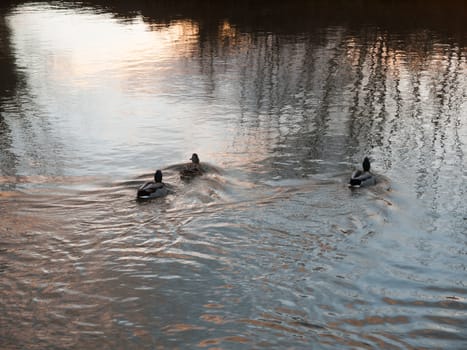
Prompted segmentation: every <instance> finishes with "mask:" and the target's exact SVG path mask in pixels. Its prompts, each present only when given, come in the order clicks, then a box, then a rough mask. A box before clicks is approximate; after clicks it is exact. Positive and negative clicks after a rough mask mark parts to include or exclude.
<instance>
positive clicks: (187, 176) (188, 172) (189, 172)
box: [180, 153, 204, 180]
mask: <svg viewBox="0 0 467 350" xmlns="http://www.w3.org/2000/svg"><path fill="white" fill-rule="evenodd" d="M190 160H191V163H188V164H185V165H184V166H183V169H181V170H180V178H181V179H182V180H191V179H193V178H195V177H197V176H200V175H203V173H204V170H203V168H202V167H201V165H200V162H199V157H198V154H196V153H193V154H192V156H191V158H190Z"/></svg>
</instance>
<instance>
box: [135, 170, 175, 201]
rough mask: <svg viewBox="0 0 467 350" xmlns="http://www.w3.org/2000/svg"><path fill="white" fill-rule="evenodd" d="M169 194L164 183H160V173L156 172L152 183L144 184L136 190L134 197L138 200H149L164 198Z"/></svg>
mask: <svg viewBox="0 0 467 350" xmlns="http://www.w3.org/2000/svg"><path fill="white" fill-rule="evenodd" d="M168 193H169V190H168V188H167V186H166V185H165V183H163V182H162V172H161V171H160V170H157V171H156V173H155V174H154V181H150V182H146V183H145V184H144V185H142V186H140V187H139V188H138V192H137V193H136V197H137V198H138V199H151V198H159V197H164V196H166V195H167V194H168Z"/></svg>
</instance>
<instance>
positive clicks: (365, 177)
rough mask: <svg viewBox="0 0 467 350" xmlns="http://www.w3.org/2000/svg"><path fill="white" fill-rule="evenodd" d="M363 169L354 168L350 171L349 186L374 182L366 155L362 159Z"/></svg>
mask: <svg viewBox="0 0 467 350" xmlns="http://www.w3.org/2000/svg"><path fill="white" fill-rule="evenodd" d="M362 167H363V170H356V171H354V172H353V173H352V176H351V177H350V181H349V187H367V186H372V185H374V184H376V177H375V175H373V174H372V173H371V172H370V160H369V159H368V157H365V159H363V163H362Z"/></svg>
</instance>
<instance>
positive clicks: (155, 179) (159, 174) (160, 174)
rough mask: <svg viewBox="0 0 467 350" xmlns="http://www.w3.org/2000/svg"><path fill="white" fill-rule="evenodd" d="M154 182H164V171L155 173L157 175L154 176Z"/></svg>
mask: <svg viewBox="0 0 467 350" xmlns="http://www.w3.org/2000/svg"><path fill="white" fill-rule="evenodd" d="M154 181H155V182H156V183H160V182H162V171H160V170H157V171H156V172H155V174H154Z"/></svg>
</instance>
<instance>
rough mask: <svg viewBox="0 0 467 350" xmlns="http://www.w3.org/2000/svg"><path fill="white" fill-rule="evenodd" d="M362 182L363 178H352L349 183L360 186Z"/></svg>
mask: <svg viewBox="0 0 467 350" xmlns="http://www.w3.org/2000/svg"><path fill="white" fill-rule="evenodd" d="M361 184H362V180H360V179H350V182H349V185H350V186H360V185H361Z"/></svg>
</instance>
